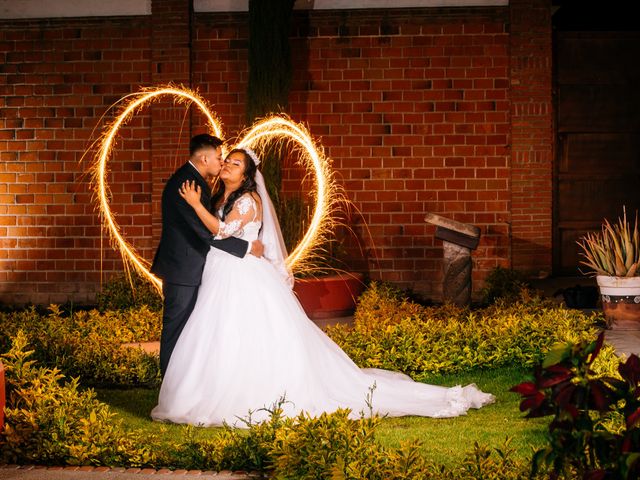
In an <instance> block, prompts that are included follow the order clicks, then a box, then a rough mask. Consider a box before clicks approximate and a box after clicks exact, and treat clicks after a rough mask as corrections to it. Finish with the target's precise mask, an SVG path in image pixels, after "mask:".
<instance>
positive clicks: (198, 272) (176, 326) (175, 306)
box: [151, 163, 249, 376]
mask: <svg viewBox="0 0 640 480" xmlns="http://www.w3.org/2000/svg"><path fill="white" fill-rule="evenodd" d="M188 180H190V181H195V182H196V183H197V184H198V185H199V186H200V189H201V191H202V195H201V197H200V201H201V202H202V204H203V205H204V206H205V207H206V208H207V209H209V203H210V200H211V190H210V189H209V186H208V185H207V182H205V180H204V179H203V178H202V176H201V175H200V173H199V172H198V170H196V168H195V167H194V166H193V165H192V164H191V163H185V164H184V165H183V166H182V167H181V168H179V169H178V170H177V171H176V172H175V173H174V174H173V175H172V176H171V178H169V180H168V181H167V184H166V185H165V187H164V190H163V192H162V236H161V237H160V244H159V245H158V250H157V251H156V255H155V258H154V260H153V265H152V266H151V271H152V272H153V273H154V274H155V275H157V276H158V277H160V278H161V279H162V282H163V283H162V293H163V295H164V313H163V316H162V338H161V340H160V371H161V373H162V375H163V376H164V373H165V371H166V370H167V365H168V364H169V359H170V358H171V352H173V347H174V346H175V344H176V342H177V341H178V337H179V336H180V333H181V332H182V329H183V328H184V325H185V324H186V322H187V319H188V318H189V315H190V314H191V311H192V310H193V307H194V305H195V303H196V298H197V296H198V287H199V286H200V281H201V279H202V270H203V269H204V263H205V260H206V257H207V252H208V251H209V247H210V246H214V247H216V248H219V249H220V250H224V251H225V252H228V253H230V254H232V255H235V256H236V257H244V256H245V254H246V253H247V251H248V249H249V245H248V243H247V242H246V241H245V240H241V239H239V238H235V237H229V238H227V239H225V240H213V236H212V235H211V232H209V230H208V229H207V228H206V227H205V226H204V224H203V223H202V222H201V221H200V219H199V218H198V216H197V215H196V213H195V211H194V210H193V208H191V207H190V206H189V204H188V203H187V202H186V200H184V199H183V198H182V197H181V196H180V194H179V192H178V190H179V188H180V186H181V185H182V184H183V183H184V182H185V181H188ZM212 313H213V312H212Z"/></svg>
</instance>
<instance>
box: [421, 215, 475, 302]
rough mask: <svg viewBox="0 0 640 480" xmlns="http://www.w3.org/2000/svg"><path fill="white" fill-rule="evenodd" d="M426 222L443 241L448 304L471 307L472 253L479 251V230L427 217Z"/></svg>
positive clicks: (444, 293)
mask: <svg viewBox="0 0 640 480" xmlns="http://www.w3.org/2000/svg"><path fill="white" fill-rule="evenodd" d="M425 221H426V222H428V223H431V224H433V225H435V226H436V238H438V239H440V240H443V247H444V261H443V268H444V277H443V280H442V295H443V300H444V301H445V302H451V303H455V304H456V305H469V303H471V267H472V263H471V250H475V249H476V248H477V247H478V243H479V241H480V228H478V227H476V226H474V225H469V224H468V223H462V222H457V221H455V220H451V219H449V218H445V217H441V216H440V215H436V214H435V213H428V214H427V216H426V217H425Z"/></svg>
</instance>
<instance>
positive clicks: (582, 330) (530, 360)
mask: <svg viewBox="0 0 640 480" xmlns="http://www.w3.org/2000/svg"><path fill="white" fill-rule="evenodd" d="M597 323H598V317H596V316H595V315H585V314H583V313H582V312H580V311H578V310H570V309H567V308H562V307H560V306H558V305H556V304H553V303H552V302H550V301H547V300H544V299H541V298H538V297H528V296H527V293H526V291H524V294H523V298H521V300H520V301H518V302H514V303H511V304H496V305H492V306H489V307H486V308H482V309H477V310H470V309H468V308H461V307H456V306H453V305H445V306H440V307H423V306H421V305H419V304H416V303H413V302H410V301H409V300H407V299H406V298H403V297H402V296H401V295H400V294H399V293H398V292H397V291H394V290H393V289H392V288H390V287H388V286H386V285H381V284H377V283H373V284H372V285H371V286H370V287H369V288H368V289H367V290H366V291H365V292H364V293H363V295H362V296H361V297H360V300H359V304H358V307H357V309H356V312H355V316H354V325H353V326H345V325H337V326H334V327H330V328H329V329H328V333H329V335H330V336H331V337H332V338H333V340H334V341H336V342H337V343H338V344H339V345H340V347H342V349H343V350H344V351H345V352H346V353H347V354H348V355H349V356H350V357H351V358H352V359H353V360H354V361H355V362H356V363H357V364H358V365H359V366H361V367H375V368H384V369H389V370H399V371H402V372H404V373H407V374H409V375H411V376H412V377H414V378H416V379H418V380H420V379H425V378H426V377H428V376H429V375H431V374H434V373H436V374H440V373H457V372H462V371H468V370H473V369H477V368H494V367H499V366H504V365H522V366H533V365H534V364H535V363H537V362H539V361H541V360H542V358H543V356H544V353H545V352H546V351H547V350H548V349H549V347H551V345H553V344H555V343H557V342H560V341H566V340H572V341H577V340H579V339H582V338H595V336H596V335H597V330H598V327H597Z"/></svg>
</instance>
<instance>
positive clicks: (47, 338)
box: [0, 305, 162, 386]
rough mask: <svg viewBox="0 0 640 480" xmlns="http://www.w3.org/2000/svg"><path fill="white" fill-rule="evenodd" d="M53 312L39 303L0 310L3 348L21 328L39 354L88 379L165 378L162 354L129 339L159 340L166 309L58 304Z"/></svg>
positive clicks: (148, 381) (131, 381)
mask: <svg viewBox="0 0 640 480" xmlns="http://www.w3.org/2000/svg"><path fill="white" fill-rule="evenodd" d="M49 308H50V310H49V313H48V314H47V315H41V314H39V313H38V312H37V311H36V310H35V309H34V308H31V309H27V310H22V311H18V312H11V313H0V348H1V351H6V350H7V349H8V348H9V344H10V339H11V337H12V336H13V335H15V334H16V333H17V331H18V329H21V330H22V331H23V332H24V333H25V335H26V336H27V337H28V339H29V343H30V344H31V345H33V346H34V349H35V356H34V358H36V359H37V360H39V361H40V362H42V363H44V364H45V365H48V366H51V367H53V366H55V367H57V368H59V369H60V370H61V371H62V372H63V373H64V374H66V375H68V376H73V377H76V376H79V377H81V381H82V383H83V384H88V385H151V386H155V385H157V384H159V381H160V377H159V368H158V359H157V356H156V355H153V354H149V353H146V352H144V351H143V350H141V349H138V348H123V347H122V343H125V342H141V341H146V340H155V339H158V338H159V336H160V325H161V323H162V322H161V319H160V313H159V312H154V311H151V310H149V309H148V308H146V307H144V306H143V307H140V308H138V309H129V310H124V311H108V312H105V313H100V312H98V311H97V310H91V311H75V312H73V313H72V314H71V315H70V316H64V315H63V314H62V312H61V311H60V308H59V307H57V306H56V305H52V306H50V307H49Z"/></svg>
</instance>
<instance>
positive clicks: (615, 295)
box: [596, 275, 640, 330]
mask: <svg viewBox="0 0 640 480" xmlns="http://www.w3.org/2000/svg"><path fill="white" fill-rule="evenodd" d="M596 279H597V280H598V287H600V295H602V311H603V312H604V317H605V319H606V320H607V327H608V328H611V329H615V330H640V277H608V276H605V275H598V276H597V277H596Z"/></svg>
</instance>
